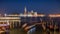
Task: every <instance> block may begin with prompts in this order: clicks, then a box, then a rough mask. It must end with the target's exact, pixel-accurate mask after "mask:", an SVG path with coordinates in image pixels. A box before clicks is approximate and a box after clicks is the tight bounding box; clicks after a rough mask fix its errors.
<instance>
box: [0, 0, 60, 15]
mask: <svg viewBox="0 0 60 34" xmlns="http://www.w3.org/2000/svg"><path fill="white" fill-rule="evenodd" d="M25 6H26V7H27V10H28V11H29V12H30V11H31V10H34V12H38V13H44V14H52V13H54V14H56V13H60V0H0V13H7V14H12V13H23V12H24V7H25Z"/></svg>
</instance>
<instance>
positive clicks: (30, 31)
mask: <svg viewBox="0 0 60 34" xmlns="http://www.w3.org/2000/svg"><path fill="white" fill-rule="evenodd" d="M35 29H36V28H35V27H34V28H32V29H30V30H29V31H28V32H27V34H33V33H34V32H35Z"/></svg>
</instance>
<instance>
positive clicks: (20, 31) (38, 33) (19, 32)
mask: <svg viewBox="0 0 60 34" xmlns="http://www.w3.org/2000/svg"><path fill="white" fill-rule="evenodd" d="M10 34H27V32H25V31H24V30H23V29H12V30H10ZM35 34H60V32H58V31H49V32H48V31H36V32H35Z"/></svg>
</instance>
